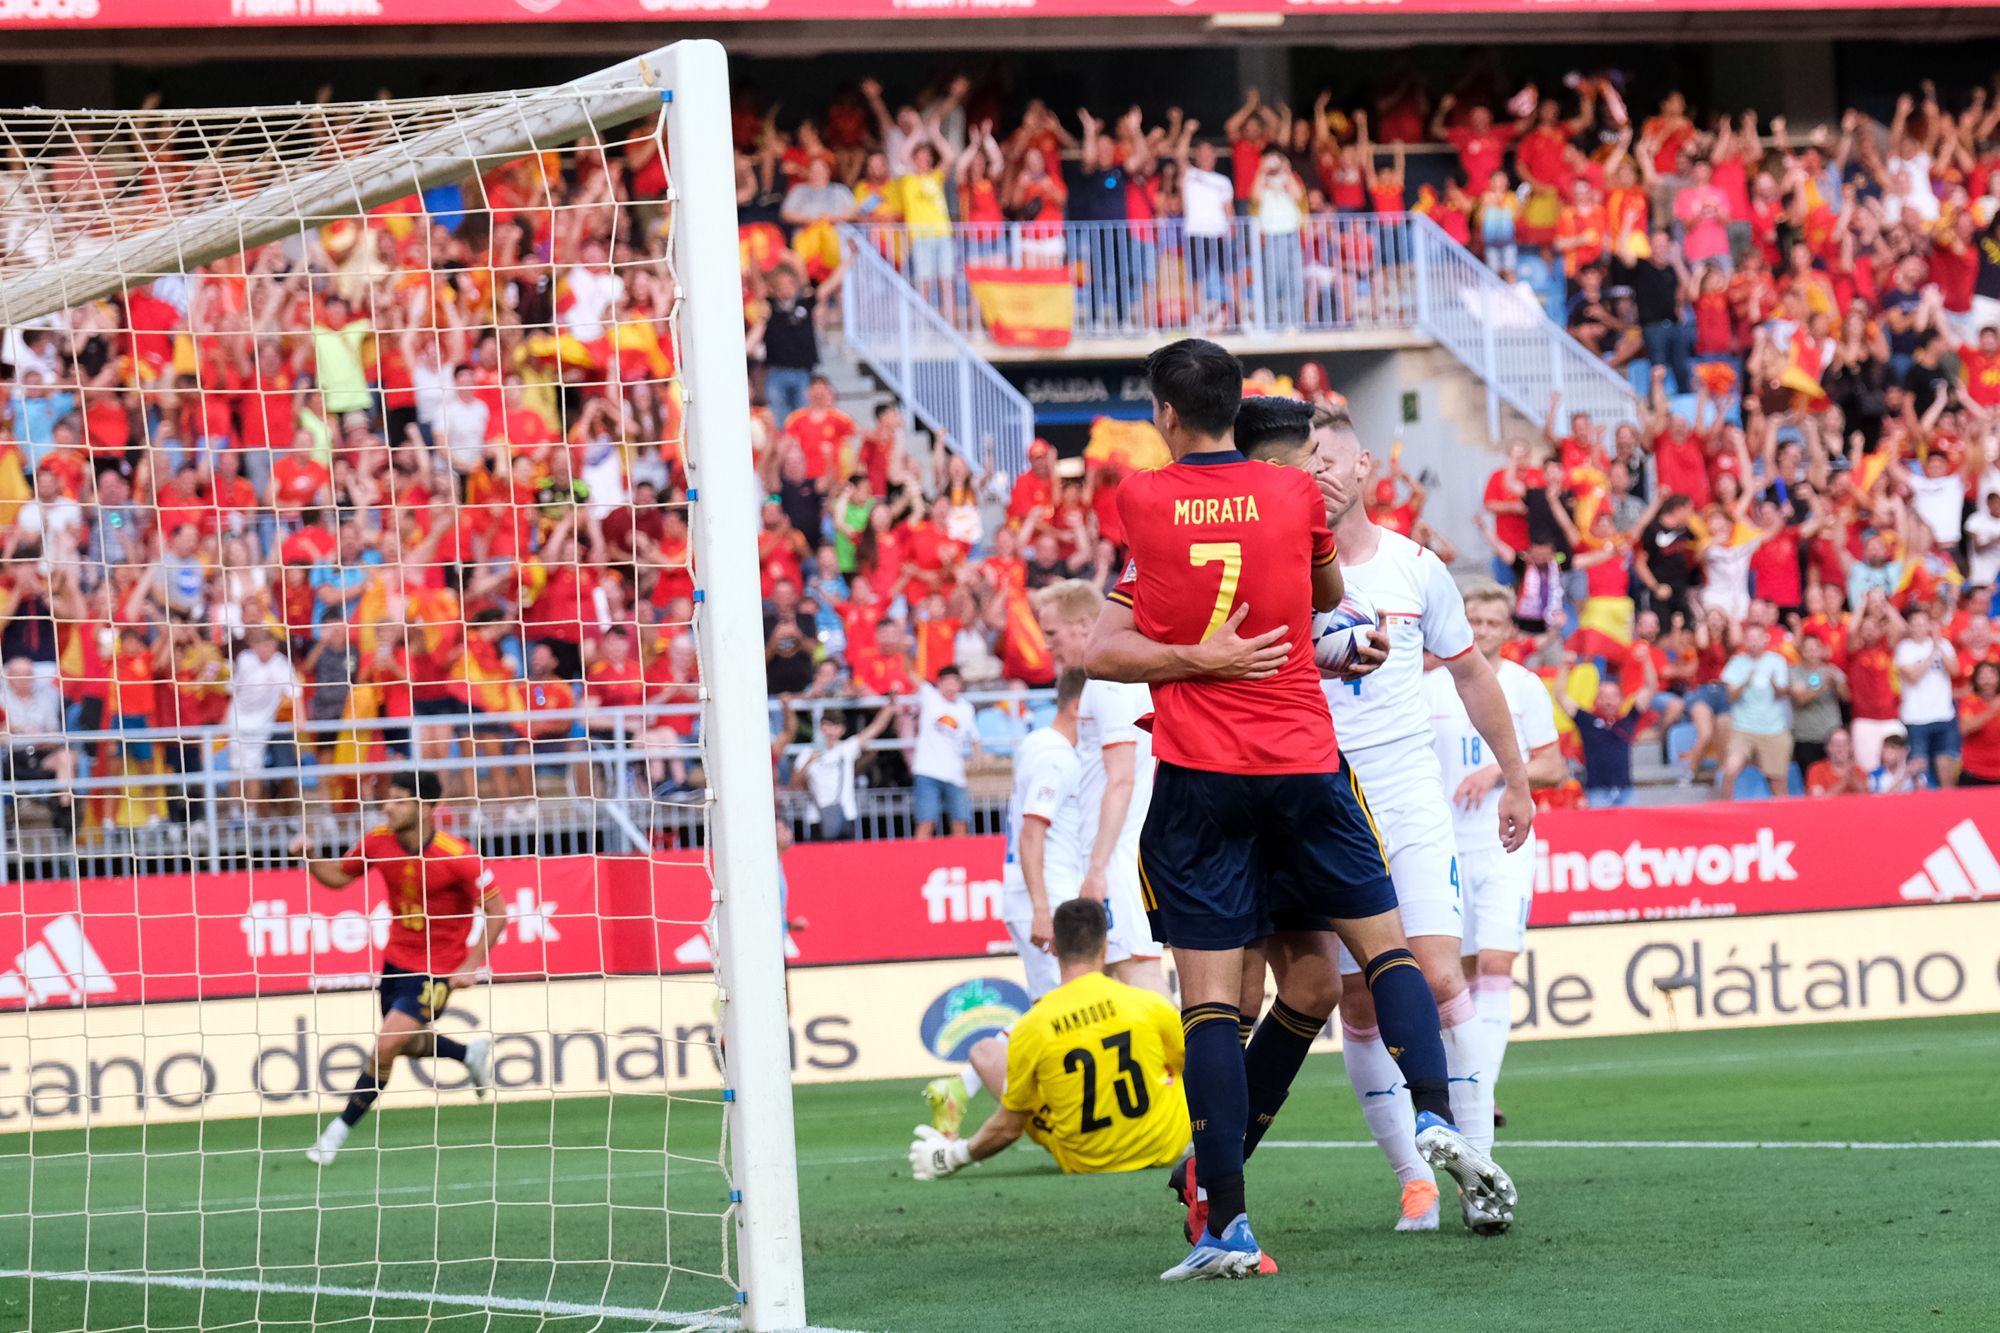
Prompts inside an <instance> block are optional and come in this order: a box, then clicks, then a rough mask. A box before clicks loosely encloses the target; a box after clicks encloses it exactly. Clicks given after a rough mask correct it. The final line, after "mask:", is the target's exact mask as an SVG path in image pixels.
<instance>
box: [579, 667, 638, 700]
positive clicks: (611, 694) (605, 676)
mask: <svg viewBox="0 0 2000 1333" xmlns="http://www.w3.org/2000/svg"><path fill="white" fill-rule="evenodd" d="M583 674H584V687H583V697H584V702H585V703H586V704H588V705H589V706H590V707H592V708H635V707H637V706H638V705H640V704H642V703H644V702H645V701H646V673H645V672H644V671H643V670H642V669H641V668H640V666H639V663H638V662H637V661H635V660H634V659H632V658H630V657H628V658H626V659H625V660H624V661H623V662H618V663H614V662H613V661H611V659H610V658H608V657H600V658H598V659H597V660H596V661H595V662H592V663H591V664H590V669H589V670H588V671H586V672H584V673H583Z"/></svg>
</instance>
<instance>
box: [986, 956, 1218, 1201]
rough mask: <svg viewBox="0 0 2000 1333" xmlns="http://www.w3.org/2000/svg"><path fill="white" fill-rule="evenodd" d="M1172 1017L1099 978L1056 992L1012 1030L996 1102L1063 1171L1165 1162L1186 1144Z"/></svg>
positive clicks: (1148, 994)
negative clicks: (1021, 1119)
mask: <svg viewBox="0 0 2000 1333" xmlns="http://www.w3.org/2000/svg"><path fill="white" fill-rule="evenodd" d="M1185 1050H1186V1048H1185V1046H1184V1044H1183V1042H1182V1037H1181V1016H1180V1014H1179V1012H1178V1011H1176V1010H1175V1009H1174V1007H1173V1005H1171V1004H1169V1003H1168V1002H1167V1001H1166V1000H1164V999H1162V998H1161V997H1160V996H1158V995H1155V994H1154V993H1153V992H1152V991H1149V990H1141V989H1140V988H1139V987H1137V986H1128V985H1126V984H1125V983H1124V982H1122V981H1113V980H1112V979H1111V978H1110V977H1107V976H1105V975H1104V974H1103V973H1101V972H1093V973H1091V974H1089V975H1088V976H1082V977H1078V978H1077V979H1076V980H1074V981H1071V982H1068V983H1067V984H1065V985H1061V986H1058V987H1056V988H1055V989H1054V990H1052V991H1050V992H1049V993H1048V994H1047V995H1044V996H1043V997H1042V998H1041V999H1039V1000H1037V1001H1035V1003H1034V1007H1032V1008H1031V1009H1029V1010H1028V1012H1027V1013H1025V1014H1023V1015H1022V1016H1021V1019H1020V1021H1019V1022H1017V1023H1016V1024H1015V1025H1014V1030H1013V1033H1012V1035H1011V1036H1010V1037H1009V1039H1008V1045H1007V1091H1006V1094H1005V1095H1004V1096H1003V1097H1001V1099H1000V1104H1001V1105H1003V1106H1005V1107H1006V1108H1007V1109H1008V1110H1010V1111H1019V1112H1021V1113H1022V1114H1023V1115H1026V1116H1027V1117H1028V1137H1030V1138H1032V1139H1033V1140H1034V1141H1035V1142H1037V1143H1039V1144H1041V1145H1042V1146H1043V1147H1044V1148H1047V1149H1048V1150H1049V1153H1050V1155H1052V1156H1053V1157H1054V1158H1055V1159H1056V1165H1058V1166H1060V1167H1061V1168H1062V1169H1063V1170H1065V1171H1138V1170H1142V1169H1143V1168H1146V1167H1152V1166H1171V1165H1172V1164H1173V1163H1174V1162H1176V1161H1178V1160H1180V1156H1181V1154H1182V1153H1183V1152H1185V1151H1186V1150H1187V1146H1188V1138H1189V1132H1188V1110H1187V1093H1186V1091H1185V1090H1184V1089H1183V1087H1182V1086H1181V1080H1180V1074H1181V1063H1182V1060H1183V1058H1184V1055H1185Z"/></svg>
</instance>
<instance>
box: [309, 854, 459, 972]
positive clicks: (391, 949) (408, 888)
mask: <svg viewBox="0 0 2000 1333" xmlns="http://www.w3.org/2000/svg"><path fill="white" fill-rule="evenodd" d="M340 865H341V868H342V869H343V870H345V871H347V873H348V874H350V875H365V874H367V873H368V872H369V871H371V870H372V871H375V872H376V873H378V874H380V875H381V877H382V884H383V886H384V887H385V888H386V889H387V890H388V894H389V913H390V916H389V943H388V946H387V947H386V948H384V949H383V950H382V958H383V960H384V961H385V962H390V963H394V964H395V965H396V966H397V967H401V968H407V969H408V970H410V971H412V972H423V973H426V974H428V975H430V976H434V977H436V976H446V975H448V974H450V973H452V972H456V971H457V970H458V966H459V964H460V963H463V962H464V961H465V955H466V951H467V949H468V948H469V947H470V944H471V939H472V924H473V921H472V916H473V912H474V911H475V910H476V909H477V908H478V906H479V904H480V903H481V902H482V901H484V900H485V899H486V897H487V896H488V894H489V893H490V892H491V889H490V886H491V884H492V882H493V877H492V876H491V875H489V874H487V873H486V868H485V866H483V865H482V864H481V863H480V860H479V853H478V852H475V851H473V850H472V848H471V847H470V846H469V845H467V844H466V843H465V842H464V841H463V840H462V839H459V838H455V837H453V836H452V835H451V834H449V833H434V834H432V835H431V840H430V842H429V843H427V844H425V846H424V850H423V853H422V854H421V855H419V856H412V855H410V853H409V852H407V851H405V850H404V849H403V844H402V843H400V842H398V841H397V840H396V835H395V834H394V833H392V832H390V830H389V828H388V826H387V825H382V826H380V827H378V828H373V829H370V830H369V831H368V835H367V836H366V837H364V838H362V840H361V845H360V846H359V847H356V848H355V849H354V850H353V851H351V852H349V853H348V854H347V855H346V856H345V857H344V858H343V859H342V860H341V863H340Z"/></svg>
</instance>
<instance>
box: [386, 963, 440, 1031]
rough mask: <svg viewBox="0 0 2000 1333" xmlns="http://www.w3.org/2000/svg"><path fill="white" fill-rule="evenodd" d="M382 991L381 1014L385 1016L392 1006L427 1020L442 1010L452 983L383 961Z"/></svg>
mask: <svg viewBox="0 0 2000 1333" xmlns="http://www.w3.org/2000/svg"><path fill="white" fill-rule="evenodd" d="M381 992H382V1017H384V1018H387V1017H388V1016H389V1011H390V1010H392V1009H400V1010H402V1011H403V1012H404V1013H406V1014H408V1015H409V1016H410V1017H411V1018H414V1019H416V1020H417V1021H418V1022H419V1023H430V1022H433V1021H435V1020H436V1018H437V1016H438V1015H439V1014H440V1013H442V1012H444V1006H445V1002H446V1001H447V1000H449V999H450V998H451V983H450V982H449V981H447V980H445V979H444V978H443V977H433V976H428V975H426V974H425V973H422V972H412V971H409V970H408V969H407V968H401V967H397V966H396V965H395V964H394V963H384V964H382V985H381Z"/></svg>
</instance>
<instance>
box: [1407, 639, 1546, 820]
mask: <svg viewBox="0 0 2000 1333" xmlns="http://www.w3.org/2000/svg"><path fill="white" fill-rule="evenodd" d="M1493 674H1494V675H1495V676H1497V677H1499V679H1500V693H1502V694H1503V695H1505V696H1506V697H1507V712H1508V714H1509V715H1510V716H1511V717H1512V718H1513V719H1514V741H1515V743H1516V744H1517V745H1519V746H1520V747H1521V757H1522V758H1523V759H1525V758H1527V757H1528V756H1529V755H1530V754H1532V753H1534V752H1535V751H1536V750H1539V749H1541V748H1542V747H1543V746H1544V745H1554V744H1555V743H1556V706H1555V701H1554V700H1552V699H1551V698H1550V697H1549V692H1548V689H1547V687H1546V686H1544V685H1543V684H1542V681H1541V678H1540V677H1539V676H1537V675H1536V674H1535V673H1534V672H1532V671H1530V670H1528V668H1526V667H1524V666H1522V665H1521V664H1520V663H1518V662H1509V661H1505V660H1503V661H1501V662H1500V664H1499V665H1498V666H1496V667H1494V668H1493ZM1424 698H1425V700H1426V701H1427V702H1428V704H1429V707H1430V722H1431V726H1432V728H1433V729H1434V730H1435V731H1436V733H1437V734H1436V738H1435V741H1434V744H1435V745H1436V747H1437V757H1438V767H1439V768H1440V769H1442V770H1443V772H1444V794H1445V796H1446V797H1447V798H1449V797H1451V796H1453V795H1454V794H1456V793H1457V791H1458V787H1459V784H1460V783H1462V782H1464V781H1465V779H1466V778H1467V777H1468V776H1470V775H1471V774H1472V773H1474V772H1476V771H1477V770H1479V769H1482V768H1485V767H1486V766H1487V765H1489V764H1491V763H1492V762H1493V757H1492V756H1491V755H1489V754H1487V753H1486V741H1485V739H1484V738H1483V737H1481V736H1480V734H1479V732H1478V730H1477V729H1476V728H1475V727H1474V726H1473V725H1472V719H1471V718H1470V717H1468V716H1466V712H1465V704H1464V702H1463V701H1462V700H1461V699H1460V698H1459V697H1458V686H1457V685H1456V684H1455V683H1454V682H1453V681H1452V678H1451V672H1449V671H1446V670H1445V669H1444V668H1443V667H1439V668H1438V669H1437V670H1436V671H1432V672H1429V673H1427V674H1426V675H1425V676H1424ZM1451 821H1452V835H1453V839H1454V841H1456V842H1457V843H1458V849H1459V850H1460V851H1461V852H1474V851H1493V850H1497V849H1498V848H1499V846H1500V788H1498V787H1495V788H1494V789H1493V790H1492V791H1490V792H1487V793H1486V799H1485V800H1483V801H1481V802H1480V803H1479V804H1478V805H1477V806H1475V807H1474V808H1473V809H1471V810H1467V809H1465V808H1464V807H1463V806H1461V805H1459V804H1458V803H1457V802H1456V801H1453V802H1452V806H1451Z"/></svg>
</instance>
